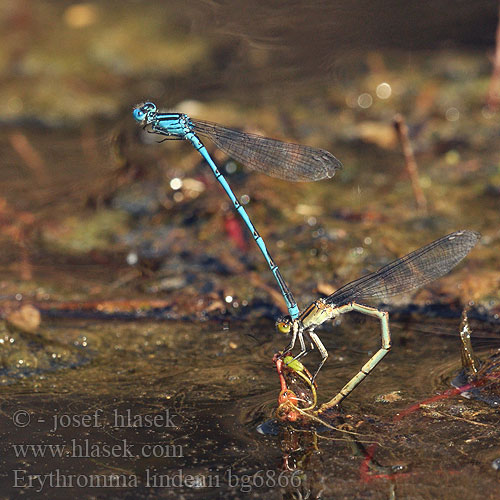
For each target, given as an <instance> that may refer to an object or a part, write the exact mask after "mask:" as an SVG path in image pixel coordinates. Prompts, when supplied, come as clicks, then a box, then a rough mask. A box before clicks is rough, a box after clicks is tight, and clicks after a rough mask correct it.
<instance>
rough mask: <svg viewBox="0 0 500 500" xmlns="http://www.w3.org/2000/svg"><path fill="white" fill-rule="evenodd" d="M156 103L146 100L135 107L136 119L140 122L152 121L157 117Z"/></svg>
mask: <svg viewBox="0 0 500 500" xmlns="http://www.w3.org/2000/svg"><path fill="white" fill-rule="evenodd" d="M156 111H157V108H156V104H154V103H152V102H145V103H144V104H139V105H138V106H136V107H135V109H134V119H135V120H136V121H138V122H145V123H146V124H148V123H151V122H152V121H153V120H154V119H155V117H156Z"/></svg>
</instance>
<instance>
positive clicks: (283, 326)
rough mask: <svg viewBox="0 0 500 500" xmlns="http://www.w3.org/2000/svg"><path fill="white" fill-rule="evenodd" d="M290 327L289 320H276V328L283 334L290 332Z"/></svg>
mask: <svg viewBox="0 0 500 500" xmlns="http://www.w3.org/2000/svg"><path fill="white" fill-rule="evenodd" d="M291 327H292V325H291V324H290V322H289V321H278V323H277V324H276V328H277V329H278V331H279V332H280V333H283V334H285V335H287V334H289V333H290V329H291Z"/></svg>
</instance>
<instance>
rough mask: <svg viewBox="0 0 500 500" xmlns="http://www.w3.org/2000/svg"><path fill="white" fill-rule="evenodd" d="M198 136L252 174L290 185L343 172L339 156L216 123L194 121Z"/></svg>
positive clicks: (317, 179) (194, 128)
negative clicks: (287, 182)
mask: <svg viewBox="0 0 500 500" xmlns="http://www.w3.org/2000/svg"><path fill="white" fill-rule="evenodd" d="M191 122H192V125H193V130H194V132H195V133H196V134H199V135H201V136H204V137H208V138H209V139H210V140H211V141H212V142H213V143H214V144H215V145H216V146H217V147H218V148H219V149H221V150H222V151H224V152H225V153H226V154H227V155H229V156H230V157H231V158H233V159H234V160H236V161H238V162H240V163H242V164H243V165H246V166H247V167H248V168H250V169H252V170H257V171H258V172H263V173H265V174H267V175H270V176H271V177H278V178H279V179H285V180H288V181H319V180H321V179H326V178H331V177H333V176H334V175H335V172H336V171H337V170H338V169H339V168H342V164H341V163H340V161H339V160H337V158H335V156H333V155H332V154H331V153H329V152H328V151H325V150H323V149H317V148H312V147H309V146H302V145H300V144H293V143H289V142H282V141H278V140H276V139H269V138H267V137H263V136H260V135H255V134H247V133H245V132H239V131H237V130H233V129H230V128H226V127H222V126H221V125H217V124H216V123H210V122H205V121H202V120H191Z"/></svg>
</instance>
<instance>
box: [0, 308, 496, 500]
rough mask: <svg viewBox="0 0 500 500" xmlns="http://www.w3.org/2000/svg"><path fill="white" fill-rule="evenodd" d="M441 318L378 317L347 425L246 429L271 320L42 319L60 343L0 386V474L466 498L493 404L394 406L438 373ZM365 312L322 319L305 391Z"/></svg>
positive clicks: (215, 493) (332, 378)
mask: <svg viewBox="0 0 500 500" xmlns="http://www.w3.org/2000/svg"><path fill="white" fill-rule="evenodd" d="M457 322H458V321H455V320H447V321H441V331H442V332H443V335H436V333H434V334H428V333H423V332H425V331H426V329H428V325H429V324H430V323H426V320H425V318H411V319H408V318H406V319H405V321H404V322H403V321H395V322H393V334H394V335H393V336H394V348H393V351H392V352H391V353H390V355H389V356H388V357H387V358H386V360H384V362H383V363H382V364H381V365H380V367H379V368H378V369H376V370H375V371H374V372H373V374H372V375H371V376H370V377H368V379H367V381H365V382H364V383H363V384H362V385H361V386H360V388H358V390H356V391H355V392H354V393H353V394H352V395H351V396H350V397H349V398H348V399H347V400H346V401H345V403H344V405H343V409H344V413H343V415H342V419H343V421H344V422H347V423H349V424H350V425H351V426H352V427H353V428H354V429H355V433H354V434H345V433H342V432H336V431H325V430H323V431H318V434H316V433H314V432H312V431H304V430H302V431H300V430H295V431H294V430H292V429H290V428H286V427H279V426H277V427H276V426H275V427H271V428H273V429H274V430H273V431H272V432H268V433H266V434H262V433H261V432H258V431H257V428H258V426H259V425H260V424H262V423H264V422H266V421H268V420H269V419H271V418H272V416H273V410H274V408H275V407H276V400H277V395H278V392H279V383H278V378H277V375H276V373H275V371H274V367H273V364H272V362H271V358H272V355H273V353H274V352H275V351H276V350H278V349H279V348H280V347H282V345H281V344H280V342H279V341H280V337H277V336H276V337H275V336H274V335H273V325H272V323H271V322H268V321H262V322H259V323H253V324H251V325H241V324H238V323H234V324H229V323H227V324H225V326H222V325H217V324H214V323H210V322H209V323H202V324H198V325H194V326H195V327H193V325H192V324H186V323H177V322H163V323H150V322H139V323H132V322H112V321H106V322H89V321H85V322H83V321H79V320H74V321H73V320H71V321H70V320H65V321H62V320H61V321H58V320H52V321H49V322H47V323H46V324H45V325H44V327H43V328H42V332H41V335H42V336H43V337H44V338H48V339H50V338H51V337H53V336H54V334H55V333H57V338H58V341H59V342H60V343H62V344H66V346H67V349H68V350H69V351H72V352H73V354H74V356H72V357H68V360H67V362H68V366H67V367H65V366H63V363H62V362H61V366H59V367H58V368H57V369H46V370H42V371H40V370H37V371H36V372H34V373H32V374H29V373H28V372H25V373H24V377H21V378H19V379H18V380H17V381H16V383H14V384H10V385H7V386H5V387H4V393H3V397H2V402H1V409H2V411H1V415H0V418H1V420H2V424H1V425H2V429H3V438H2V443H3V445H4V447H5V448H4V451H3V453H2V470H4V471H9V473H8V474H5V476H4V478H3V479H2V481H1V484H2V490H3V491H11V492H15V491H18V492H19V491H24V493H25V494H26V495H27V496H29V497H30V498H31V497H35V491H36V490H40V491H39V492H38V491H37V492H36V493H37V495H36V496H38V495H39V496H42V497H46V498H65V497H67V494H68V490H67V489H66V488H65V487H63V486H64V485H66V486H70V485H71V484H72V483H71V481H73V482H79V483H78V485H77V486H79V487H78V491H81V487H82V486H87V488H85V487H84V488H83V489H84V490H85V491H86V492H87V493H88V494H90V493H91V492H92V491H95V490H93V489H92V488H91V485H92V484H93V483H92V482H91V481H94V482H96V481H97V482H98V481H101V483H96V484H99V485H100V486H102V485H103V482H102V481H108V487H109V489H108V490H106V491H107V495H109V496H110V497H114V496H116V497H121V498H123V497H126V498H128V497H129V496H130V497H135V498H147V497H149V495H151V494H154V496H155V497H157V498H170V497H172V498H179V497H180V496H182V497H183V498H235V497H238V498H239V497H240V496H241V495H248V496H249V497H250V498H261V497H262V495H263V494H265V495H266V497H267V498H297V495H299V493H301V494H302V495H304V496H305V495H306V494H307V492H309V493H310V494H312V498H318V495H319V494H320V492H321V491H322V492H323V493H322V495H323V497H325V496H326V497H334V498H352V497H353V495H359V496H364V497H367V498H406V497H407V495H408V494H409V493H410V492H412V493H413V494H414V498H432V497H434V498H436V496H439V498H459V497H462V498H463V495H464V494H465V492H467V497H468V498H479V496H477V495H478V491H483V492H484V491H491V492H493V491H495V484H496V483H497V481H498V473H497V472H495V470H494V469H493V467H492V465H491V464H492V462H493V460H495V459H496V458H498V457H500V447H499V446H498V438H499V435H498V432H499V431H498V425H497V424H498V416H497V413H496V411H494V410H492V409H491V408H489V407H487V406H486V405H484V404H482V403H479V402H477V401H472V400H467V399H464V398H461V397H460V396H456V395H455V396H451V397H448V398H443V399H441V400H439V401H435V402H428V403H427V404H424V405H423V406H422V407H421V408H420V409H418V410H415V411H413V412H410V413H408V414H407V415H406V416H404V417H403V418H400V419H398V417H397V415H398V414H401V413H402V412H404V411H405V410H406V409H408V408H410V407H412V405H415V403H417V402H421V401H424V400H426V399H428V398H431V397H432V396H435V395H436V394H437V393H439V392H441V393H443V392H444V391H446V390H447V389H449V387H450V385H449V383H450V380H451V378H452V377H453V376H454V374H456V372H457V371H458V369H459V368H460V358H459V346H458V335H457V336H453V335H449V334H450V332H452V331H453V329H455V331H456V330H457V329H458V325H456V323H457ZM377 326H378V325H377V322H376V321H373V322H371V321H364V320H363V321H362V320H361V319H360V318H357V317H355V316H354V315H353V318H347V319H345V320H344V321H343V323H342V324H341V325H340V326H338V327H336V328H335V329H333V328H329V329H328V330H327V331H326V332H324V333H323V335H322V338H323V340H324V341H325V344H326V345H327V347H328V348H329V349H330V352H331V357H330V359H329V360H328V363H327V365H326V366H325V368H324V369H323V371H322V372H321V375H320V376H319V378H318V384H319V395H320V398H322V399H324V400H326V399H327V398H329V397H331V396H333V395H334V394H335V391H336V390H338V389H339V388H340V387H341V386H342V385H343V384H344V383H345V382H346V380H347V379H348V378H349V377H350V376H352V375H353V374H354V373H355V372H356V371H357V369H358V368H359V367H360V366H361V364H362V363H363V362H364V360H365V359H366V358H367V357H368V354H369V352H371V351H373V350H374V349H375V348H377V342H378V340H377V337H378V331H377ZM433 329H435V323H434V326H433ZM446 333H448V335H446ZM12 335H13V336H16V334H12ZM17 335H19V334H17ZM82 335H83V336H84V337H85V339H86V342H85V343H86V345H85V347H82V345H81V342H79V341H78V339H80V340H81V338H82ZM25 336H26V335H24V337H25ZM281 340H282V339H281ZM20 341H21V340H19V339H18V338H16V342H20ZM32 342H33V341H32ZM31 345H33V344H31ZM45 347H46V349H47V353H49V352H50V351H51V345H50V342H48V343H47V344H46V346H45ZM82 351H83V352H82ZM75 356H76V357H79V359H81V360H82V363H81V364H80V365H79V366H72V365H71V360H73V359H75ZM316 361H317V358H316V357H315V355H310V356H308V357H307V358H306V363H307V365H308V366H310V367H313V366H314V363H315V362H316ZM32 445H34V446H32ZM42 454H44V455H43V458H42ZM53 455H54V456H53ZM284 464H287V467H288V468H285V467H284ZM391 467H392V468H396V470H398V471H399V472H395V473H393V472H392V469H391ZM40 481H45V482H43V483H42V482H40ZM64 481H66V482H64ZM51 482H52V484H51ZM443 484H445V485H446V488H445V489H443ZM16 485H17V486H18V487H19V489H17V488H14V486H16ZM94 485H95V484H94ZM110 485H112V486H113V488H111V487H110ZM394 494H395V495H396V496H395V497H394V496H392V497H391V495H394ZM492 494H493V493H492ZM482 497H483V498H493V496H484V494H483V496H482Z"/></svg>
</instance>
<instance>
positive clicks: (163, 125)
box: [134, 102, 193, 139]
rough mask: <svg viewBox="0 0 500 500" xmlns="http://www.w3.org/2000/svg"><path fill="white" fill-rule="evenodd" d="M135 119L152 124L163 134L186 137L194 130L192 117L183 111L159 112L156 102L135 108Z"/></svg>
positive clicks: (157, 131) (145, 123)
mask: <svg viewBox="0 0 500 500" xmlns="http://www.w3.org/2000/svg"><path fill="white" fill-rule="evenodd" d="M134 119H135V120H136V121H138V122H141V123H143V124H144V125H151V126H152V128H153V131H154V132H156V133H159V134H161V135H166V136H173V137H179V138H181V139H185V138H186V134H188V133H189V132H192V127H193V125H192V123H191V120H190V118H189V117H188V116H187V115H185V114H182V113H158V111H157V107H156V104H154V103H152V102H146V103H144V104H142V105H140V106H137V107H136V108H135V109H134Z"/></svg>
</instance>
